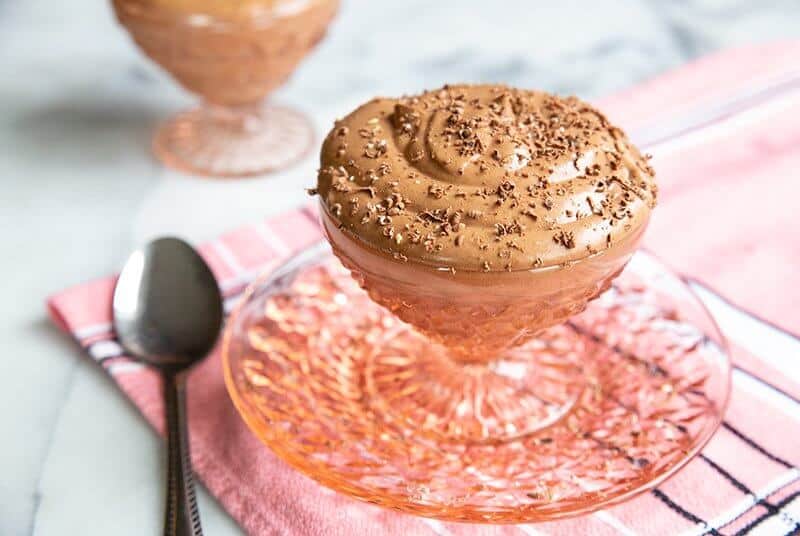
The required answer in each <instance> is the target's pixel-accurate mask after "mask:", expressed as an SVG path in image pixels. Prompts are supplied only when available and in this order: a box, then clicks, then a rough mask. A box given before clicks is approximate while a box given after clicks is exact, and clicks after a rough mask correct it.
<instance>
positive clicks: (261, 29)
mask: <svg viewBox="0 0 800 536" xmlns="http://www.w3.org/2000/svg"><path fill="white" fill-rule="evenodd" d="M113 4H114V9H115V11H116V13H117V18H118V19H119V21H120V23H121V24H123V25H124V26H125V27H126V28H127V29H128V31H129V32H130V33H131V35H132V37H133V38H134V40H135V41H136V43H137V44H138V45H139V47H141V48H142V50H144V51H145V52H146V53H147V55H148V56H150V58H151V59H153V60H154V61H155V62H157V63H158V64H159V65H161V66H162V67H163V68H164V69H166V70H167V71H169V73H170V74H172V76H174V77H175V78H176V79H177V80H178V81H179V82H180V83H181V85H183V86H184V87H185V88H186V89H188V90H189V91H191V92H193V93H197V94H199V95H202V96H203V97H205V98H206V99H207V100H208V101H209V102H213V103H215V104H223V105H238V104H250V103H254V102H257V101H259V100H260V99H262V98H263V97H264V96H265V95H267V94H268V93H269V92H270V91H272V90H273V89H275V88H276V87H277V86H279V85H281V84H282V83H283V82H285V80H286V79H287V78H288V76H289V75H290V74H291V73H292V71H294V69H295V68H296V67H297V64H298V63H299V62H300V61H301V60H302V59H303V58H304V57H305V56H306V55H307V54H308V53H309V52H310V51H311V49H312V48H313V47H314V46H315V45H316V44H317V43H318V42H319V40H320V39H322V37H323V36H324V34H325V30H326V28H327V26H328V24H329V23H330V21H331V19H332V18H333V16H334V14H335V13H336V10H337V9H338V6H339V1H338V0H301V1H298V0H228V1H219V0H113Z"/></svg>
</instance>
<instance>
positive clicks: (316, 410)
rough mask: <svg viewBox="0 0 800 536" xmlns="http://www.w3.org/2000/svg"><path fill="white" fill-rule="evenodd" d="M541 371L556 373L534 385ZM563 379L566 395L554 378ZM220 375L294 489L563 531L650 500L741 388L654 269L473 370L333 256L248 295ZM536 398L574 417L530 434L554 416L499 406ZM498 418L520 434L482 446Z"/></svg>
mask: <svg viewBox="0 0 800 536" xmlns="http://www.w3.org/2000/svg"><path fill="white" fill-rule="evenodd" d="M420 292H421V293H422V292H424V290H423V289H422V288H420ZM488 292H491V290H489V291H488ZM531 361H532V362H533V363H534V364H538V365H541V366H543V367H544V370H545V371H544V372H542V373H541V374H538V375H537V378H538V381H536V382H530V381H529V380H528V379H526V377H525V374H528V373H530V372H532V370H533V367H532V365H531ZM556 364H558V365H560V366H561V367H562V368H564V369H571V372H570V373H569V375H568V376H567V377H569V378H570V379H571V381H572V382H573V383H570V384H568V385H564V384H562V383H560V382H561V381H563V378H564V377H565V376H564V375H559V374H556V375H555V376H556V377H555V378H554V379H550V378H549V377H548V375H552V374H553V373H554V368H553V367H555V365H556ZM223 368H224V371H225V381H226V384H227V387H228V391H229V393H230V395H231V398H232V399H233V401H234V404H235V405H236V408H237V409H238V411H239V413H240V414H241V415H242V417H243V419H244V420H245V422H246V423H247V425H248V426H249V427H250V429H251V430H252V431H253V432H254V433H255V435H256V436H257V437H258V438H259V439H260V440H261V441H262V442H264V444H266V445H267V446H268V447H269V448H271V449H272V450H273V451H274V452H275V453H276V454H277V455H278V456H280V457H281V458H282V459H284V460H285V461H286V462H287V463H289V464H290V465H292V466H293V467H295V468H296V469H298V470H299V471H301V472H303V473H305V474H307V475H308V476H310V477H311V478H314V479H316V480H317V481H319V482H320V483H322V484H323V485H325V486H328V487H330V488H332V489H334V490H337V491H339V492H342V493H345V494H347V495H350V496H352V497H355V498H358V499H361V500H364V501H368V502H370V503H373V504H378V505H381V506H385V507H388V508H393V509H397V510H401V511H404V512H408V513H412V514H418V515H424V516H429V517H434V518H438V519H443V520H453V521H469V522H480V523H522V522H533V521H545V520H552V519H558V518H564V517H570V516H574V515H578V514H582V513H587V512H591V511H595V510H598V509H601V508H604V507H607V506H609V505H611V504H615V503H618V502H621V501H624V500H627V499H629V498H631V497H633V496H635V495H637V494H639V493H642V492H644V491H646V490H649V489H652V488H654V487H655V486H657V485H658V484H659V483H660V482H662V481H663V480H665V479H666V478H668V477H669V476H670V475H672V474H674V473H675V472H676V471H677V470H678V469H680V468H681V467H682V466H683V465H685V464H686V463H687V462H688V461H689V460H690V459H691V458H692V457H693V456H694V455H695V454H697V453H698V452H699V451H700V449H701V448H702V447H703V445H705V443H706V442H707V441H708V440H709V439H710V437H711V436H712V434H713V433H714V431H715V430H716V428H717V427H718V425H719V423H720V421H721V418H722V412H723V409H724V407H725V405H726V403H727V399H728V392H729V374H730V370H729V362H728V358H727V353H726V350H725V342H724V340H723V338H722V336H721V335H720V333H719V331H718V330H717V328H716V326H715V325H714V323H713V320H712V319H711V317H710V316H709V314H708V313H707V312H706V310H705V309H704V308H703V306H702V305H701V303H700V302H699V300H698V299H697V298H696V297H695V296H694V295H693V294H692V292H691V291H690V289H689V288H688V287H687V286H686V285H685V284H684V283H683V282H682V281H681V280H680V279H679V278H677V277H676V276H675V275H673V274H672V273H671V272H670V271H669V270H668V269H667V268H666V267H664V266H663V265H662V264H661V263H660V262H658V261H657V260H655V259H654V258H653V257H651V256H649V255H647V254H646V253H643V252H638V253H636V254H635V255H634V257H633V259H632V260H631V261H630V263H629V266H628V267H627V268H626V270H625V271H624V272H623V273H622V274H621V275H620V276H619V277H618V278H617V279H615V280H614V282H613V283H612V285H611V287H610V288H609V290H608V291H607V292H605V293H603V294H602V295H601V296H600V297H599V298H598V299H596V300H594V301H591V302H589V303H588V305H587V306H586V309H585V310H584V311H583V312H582V313H579V314H577V315H575V316H573V317H571V318H570V319H568V320H567V321H566V322H565V323H563V324H560V325H557V326H553V327H550V328H546V329H545V330H544V331H542V332H540V333H539V335H538V336H537V337H535V338H533V339H531V340H530V341H529V342H528V343H526V344H524V345H522V346H521V347H518V348H517V349H516V350H515V351H514V352H511V353H508V354H505V356H504V357H502V358H501V359H500V360H498V361H497V362H492V361H491V360H489V361H487V362H485V363H480V364H474V363H471V364H466V363H461V362H458V361H452V362H448V361H447V357H446V351H445V349H444V348H443V347H442V346H440V345H439V344H438V343H434V342H432V341H431V340H429V339H428V338H426V337H425V336H424V335H422V334H421V333H420V332H419V331H417V330H415V329H414V328H412V327H411V326H410V325H408V324H406V323H405V322H402V321H401V320H399V319H398V317H397V316H395V315H393V314H392V313H390V312H389V310H388V309H386V308H384V307H382V306H379V305H378V304H377V303H376V302H375V301H373V300H372V299H371V298H370V297H369V295H368V294H367V293H366V292H364V291H363V290H362V289H361V288H359V286H358V284H357V283H356V282H355V281H354V279H353V278H352V277H351V276H350V273H349V271H348V270H347V269H345V268H344V267H343V266H342V265H341V263H340V262H339V261H338V259H337V258H336V257H335V256H334V255H332V253H331V249H330V246H329V245H328V244H325V243H320V244H319V245H318V246H316V247H313V248H311V249H309V250H307V251H305V252H303V253H302V254H301V255H299V256H298V257H296V258H294V259H292V260H290V261H289V262H288V263H287V264H285V265H284V266H283V267H282V268H280V269H278V270H277V271H276V272H274V273H273V274H271V275H268V276H266V277H264V278H262V279H260V280H259V281H257V282H256V283H255V284H253V285H252V286H251V287H250V289H249V290H248V291H247V293H246V295H245V296H244V298H243V299H242V302H241V304H240V305H239V306H238V307H237V309H236V310H235V311H234V313H233V315H232V317H231V318H230V320H229V322H228V325H227V329H226V333H225V337H224V342H223ZM446 374H451V375H452V381H451V382H448V377H447V376H446ZM424 375H428V376H429V381H430V382H431V384H427V385H426V384H423V383H421V377H422V376H424ZM471 375H473V377H474V380H472V381H469V380H468V381H465V378H469V377H470V376H471ZM487 377H491V380H492V381H488V378H487ZM525 384H528V385H530V386H531V387H533V388H535V389H537V390H539V391H538V392H543V391H544V392H546V393H547V394H548V396H550V397H552V398H551V401H553V402H555V403H556V404H558V406H557V407H559V408H563V407H564V406H563V402H564V401H565V400H569V404H568V406H567V407H566V409H563V410H562V411H560V412H559V413H556V414H555V415H552V416H551V417H550V419H549V421H548V420H546V419H541V420H538V421H536V430H535V431H532V432H528V433H525V434H520V433H518V432H519V429H520V428H522V426H524V425H525V423H526V422H527V415H528V414H529V413H530V414H534V415H537V416H538V415H539V414H538V413H537V411H538V409H539V408H541V407H543V402H540V401H538V400H537V399H536V398H535V397H534V396H533V395H528V396H522V397H520V398H519V399H518V402H515V401H514V400H512V399H510V398H508V397H507V396H505V394H504V392H503V389H512V390H514V389H520V388H521V387H520V386H521V385H525ZM430 385H437V386H438V389H440V391H432V390H431V388H430ZM533 392H537V391H533ZM493 397H495V398H496V399H497V400H501V401H502V402H503V403H505V404H508V406H505V407H504V406H499V407H492V406H491V404H489V403H488V402H487V400H492V398H493ZM456 400H458V403H455V401H456ZM531 404H532V405H531ZM529 405H530V406H529ZM529 407H530V411H527V410H528V408H529ZM444 408H447V411H450V412H451V413H449V414H445V413H444ZM476 408H486V409H488V410H489V411H487V414H486V415H479V414H476V413H475V409H476ZM498 415H504V416H505V417H504V419H505V422H506V424H507V425H508V426H509V427H508V428H507V429H506V430H503V431H501V433H500V435H499V436H498V437H492V436H484V435H483V433H482V432H481V430H482V428H481V425H482V424H485V429H486V430H493V431H496V430H498V428H499V422H500V421H498V420H497V416H498ZM443 417H445V419H444V420H443ZM515 419H519V420H521V422H522V423H523V424H521V425H516V424H515ZM448 422H451V423H452V426H448V425H447V423H448ZM512 426H519V428H516V429H515V428H512Z"/></svg>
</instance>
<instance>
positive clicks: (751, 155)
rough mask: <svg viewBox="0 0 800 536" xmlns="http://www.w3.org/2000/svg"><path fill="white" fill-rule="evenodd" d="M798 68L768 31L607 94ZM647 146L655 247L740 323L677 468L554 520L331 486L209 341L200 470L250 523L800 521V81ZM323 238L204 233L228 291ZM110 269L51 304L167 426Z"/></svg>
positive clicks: (538, 528)
mask: <svg viewBox="0 0 800 536" xmlns="http://www.w3.org/2000/svg"><path fill="white" fill-rule="evenodd" d="M795 75H800V43H798V42H789V43H779V44H770V45H762V46H758V47H752V48H746V49H740V50H733V51H729V52H723V53H720V54H716V55H713V56H710V57H707V58H705V59H702V60H700V61H697V62H695V63H692V64H689V65H686V66H684V67H681V68H679V69H677V70H675V71H672V72H670V73H668V74H666V75H663V76H661V77H659V78H656V79H654V80H652V81H649V82H646V83H644V84H642V85H639V86H637V87H636V88H633V89H630V90H628V91H625V92H622V93H620V94H617V95H614V96H612V97H610V98H607V99H604V100H603V101H602V102H600V103H599V104H600V106H601V107H602V108H603V109H604V110H606V111H607V113H608V114H609V116H610V117H611V118H612V120H614V121H615V122H616V123H618V124H620V125H621V126H623V127H624V128H626V129H627V130H629V131H630V132H631V133H636V132H644V131H645V129H647V128H649V127H650V126H651V125H654V124H659V122H660V123H662V124H663V123H667V122H669V121H671V120H672V119H674V118H676V117H682V116H691V115H692V114H697V113H699V112H698V111H702V110H707V109H710V108H712V107H714V106H716V105H717V104H718V103H719V102H722V101H725V100H726V99H727V100H729V99H731V98H734V97H737V96H741V95H749V94H750V93H751V92H752V91H753V88H754V87H759V86H764V85H766V86H769V85H775V84H777V85H778V86H780V87H783V88H784V89H785V88H786V87H787V86H786V84H784V83H783V82H782V81H783V80H785V79H791V77H792V76H795ZM790 89H791V88H790ZM634 137H635V134H634ZM653 152H654V153H655V159H654V167H655V168H656V170H657V172H658V178H659V184H660V198H659V207H658V209H657V210H656V211H655V213H654V217H653V221H652V223H651V226H650V229H649V230H648V233H647V238H646V243H647V246H648V248H649V249H651V250H652V251H654V252H655V253H656V254H657V255H658V256H659V257H661V258H662V259H664V260H665V261H666V262H667V263H668V264H670V265H672V266H673V267H674V268H675V269H676V270H678V271H679V272H681V273H683V274H687V280H688V281H690V282H691V284H692V285H694V287H695V288H696V289H698V290H699V291H701V292H702V293H704V294H706V295H709V296H715V298H714V300H715V303H718V304H719V305H718V307H719V308H721V309H720V311H722V312H723V313H724V314H726V315H729V316H730V317H731V318H734V319H736V322H737V324H736V325H737V329H736V330H734V331H729V332H727V333H726V335H727V336H728V337H729V339H730V341H731V343H732V347H733V349H734V352H733V353H734V356H733V357H734V372H733V395H732V399H731V402H730V406H729V408H728V411H727V414H726V417H725V422H724V423H723V425H722V427H721V428H720V430H719V431H718V432H717V434H716V435H715V436H714V438H713V439H712V440H711V442H710V443H709V444H708V445H707V447H706V448H705V449H704V450H703V452H702V454H701V455H699V456H698V457H697V458H695V459H694V460H693V461H692V462H691V463H690V464H689V465H688V466H687V467H686V468H685V469H683V470H682V471H681V472H679V473H678V474H677V475H676V476H674V477H673V478H671V479H670V480H668V481H667V482H666V483H664V484H662V485H661V486H659V487H658V488H657V489H655V490H653V491H652V492H648V493H645V494H643V495H641V496H639V497H638V498H636V499H633V500H631V501H629V502H627V503H624V504H621V505H619V506H616V507H613V508H610V509H607V510H604V511H601V512H598V513H595V514H591V515H587V516H582V517H579V518H575V519H570V520H564V521H558V522H552V523H542V524H528V525H509V526H490V525H467V524H457V523H444V522H440V521H436V520H429V519H423V518H419V517H414V516H410V515H405V514H399V513H395V512H392V511H388V510H383V509H380V508H378V507H376V506H373V505H369V504H365V503H361V502H357V501H355V500H352V499H350V498H348V497H345V496H343V495H339V494H336V493H333V492H331V491H329V490H327V489H326V488H323V487H322V486H320V485H319V484H317V483H316V482H314V481H313V480H311V479H309V478H307V477H305V476H303V475H301V474H300V473H298V472H296V471H294V470H292V469H291V468H289V467H288V466H287V465H285V464H284V463H283V462H282V461H281V460H279V459H278V458H277V457H276V456H274V455H273V454H272V452H271V451H270V450H269V449H267V448H266V447H264V446H263V445H262V444H261V443H259V441H258V440H257V439H256V438H255V436H253V435H252V434H251V433H250V431H249V430H248V429H247V427H246V426H245V424H244V423H243V422H242V420H241V419H240V418H239V416H238V414H237V413H236V410H235V409H234V407H233V405H232V403H231V402H230V400H229V398H228V395H227V392H226V390H225V385H224V382H223V377H222V371H221V363H220V359H219V355H218V354H215V355H213V356H212V357H211V358H210V359H208V360H206V361H205V362H203V363H202V364H201V365H200V366H198V367H197V368H196V369H195V370H194V371H193V372H192V375H191V378H190V385H189V390H188V392H189V415H190V428H191V434H192V458H193V461H194V467H195V470H196V472H197V473H198V475H199V477H200V478H201V479H202V481H203V483H204V484H205V485H206V486H207V487H208V489H209V490H210V491H211V493H213V494H214V495H215V496H216V497H217V498H218V499H219V501H220V502H221V503H222V505H223V506H224V507H225V508H226V509H227V510H228V512H230V514H231V515H232V516H233V517H234V518H235V519H236V520H237V521H238V522H239V523H240V524H241V526H242V527H244V529H245V530H246V531H247V532H248V533H249V534H254V535H256V534H257V535H262V534H264V535H266V534H268V535H272V534H297V535H320V534H324V535H348V536H350V535H362V534H365V535H366V534H398V535H400V534H402V535H404V536H407V535H418V534H419V535H427V534H433V535H449V534H453V535H462V534H463V535H465V536H466V535H482V534H486V535H496V534H497V535H499V534H502V535H506V534H508V535H518V534H519V535H526V534H527V535H531V534H564V535H576V534H593V535H594V534H596V535H604V534H644V535H647V534H653V535H661V534H678V533H685V534H745V533H752V534H796V533H797V532H798V531H800V469H798V467H800V386H798V385H797V384H795V383H793V382H792V381H791V380H789V379H787V376H786V374H784V373H783V372H782V370H783V369H784V367H785V366H788V365H789V364H790V360H794V361H795V363H794V367H795V368H797V367H798V366H800V365H798V363H797V360H798V359H800V339H798V338H797V334H798V333H800V311H799V310H798V307H797V305H798V304H800V270H798V267H800V223H799V221H800V218H798V215H797V213H798V212H797V211H798V209H800V185H798V180H799V178H798V174H799V173H800V172H799V171H798V170H800V91H789V90H786V91H776V92H775V94H774V95H769V98H767V99H765V100H764V101H763V102H759V103H758V104H757V105H755V106H752V107H750V108H748V110H747V111H746V112H742V113H738V114H734V115H732V116H731V117H728V118H727V119H723V120H719V121H716V122H715V124H713V125H711V126H709V127H708V128H704V129H702V131H701V132H700V133H697V134H693V135H687V136H684V137H681V138H679V139H672V140H666V141H664V140H661V142H659V143H657V144H655V145H654V146H653ZM310 180H311V179H310ZM320 238H321V234H320V229H319V226H318V223H317V218H316V215H315V214H314V211H313V210H312V209H309V208H303V209H298V210H295V211H292V212H289V213H287V214H283V215H281V216H278V217H273V218H270V219H268V220H265V221H262V222H259V223H257V224H255V225H252V226H248V227H244V228H240V229H236V230H234V231H232V232H229V233H227V234H225V235H223V236H221V237H219V238H218V239H217V240H214V241H212V242H209V243H206V244H202V245H201V246H200V247H199V249H200V251H201V253H202V254H203V256H204V257H205V258H206V260H207V261H208V263H209V264H210V265H211V267H212V269H213V271H214V273H215V275H216V276H217V278H218V280H219V282H220V287H221V288H222V290H223V292H224V294H225V295H226V297H227V299H228V300H229V301H231V302H232V301H233V300H235V299H236V297H237V296H238V295H239V294H240V293H241V292H242V290H243V288H244V286H245V285H246V284H247V283H248V282H250V281H251V280H252V279H253V278H254V277H255V276H256V275H257V274H258V273H261V272H264V271H268V270H271V269H273V268H274V267H275V266H277V265H278V264H279V263H280V262H282V261H283V260H285V259H286V258H287V257H288V256H290V255H292V254H293V253H295V252H298V251H300V250H302V249H303V248H305V247H307V246H308V245H310V244H312V243H314V242H316V241H317V240H319V239H320ZM113 285H114V278H113V277H109V278H106V279H101V280H98V281H93V282H90V283H87V284H83V285H79V286H76V287H73V288H69V289H67V290H64V291H62V292H59V293H57V294H55V295H54V296H52V297H51V298H50V299H49V301H48V307H49V311H50V315H51V317H52V319H53V321H54V322H55V323H56V324H57V325H58V326H59V327H60V328H61V329H63V330H64V331H65V332H67V333H68V334H70V335H71V336H72V337H74V338H75V339H76V340H77V341H78V343H79V344H80V345H81V346H82V347H83V348H85V349H86V351H87V353H88V354H89V356H90V357H91V358H92V359H94V360H95V361H97V363H98V364H99V365H100V366H102V367H103V368H104V369H105V370H106V371H107V372H108V373H109V375H110V376H111V378H112V379H113V381H114V382H116V383H117V384H118V385H119V387H120V388H121V389H122V391H123V392H124V393H125V394H126V396H128V397H129V398H130V399H131V400H132V401H133V402H134V403H135V404H136V406H137V407H138V408H139V409H140V410H141V412H142V413H143V414H144V416H145V417H146V418H147V420H148V421H149V422H150V423H151V424H152V425H153V427H154V428H155V429H156V430H158V432H159V433H162V434H163V417H162V415H163V414H162V405H161V390H160V384H159V379H158V375H157V374H156V373H154V372H153V371H152V370H150V369H148V368H146V367H145V366H143V365H141V364H139V363H136V362H133V361H131V360H130V359H128V358H127V357H125V356H124V355H122V350H121V348H120V346H119V345H118V344H117V342H116V341H115V340H114V334H113V332H112V329H111V294H112V289H113ZM712 289H713V290H712ZM720 296H725V298H724V299H722V298H721V297H720ZM773 339H774V340H777V341H779V342H780V344H772V343H771V342H770V341H773ZM787 341H788V342H787ZM787 348H789V349H790V350H787ZM776 354H780V355H776Z"/></svg>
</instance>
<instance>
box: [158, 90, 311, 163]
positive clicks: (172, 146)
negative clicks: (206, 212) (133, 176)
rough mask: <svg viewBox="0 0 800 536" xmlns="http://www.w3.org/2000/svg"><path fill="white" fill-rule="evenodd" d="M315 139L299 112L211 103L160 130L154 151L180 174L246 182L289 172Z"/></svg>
mask: <svg viewBox="0 0 800 536" xmlns="http://www.w3.org/2000/svg"><path fill="white" fill-rule="evenodd" d="M313 140H314V133H313V129H312V127H311V124H310V122H309V120H308V119H307V118H306V116H304V115H303V114H301V113H300V112H297V111H295V110H291V109H289V108H282V107H277V106H272V105H269V104H261V103H259V104H257V105H249V106H216V105H212V104H207V105H203V106H200V107H198V108H195V109H193V110H188V111H185V112H181V113H179V114H178V115H176V116H175V117H173V118H171V119H169V120H168V121H167V122H166V123H164V124H163V125H161V127H159V129H158V132H157V133H156V136H155V139H154V140H153V150H154V152H155V154H156V156H157V157H158V158H159V159H160V160H161V161H162V162H163V163H164V164H166V165H167V166H169V167H172V168H175V169H177V170H179V171H183V172H187V173H193V174H198V175H206V176H210V177H247V176H252V175H259V174H262V173H266V172H269V171H275V170H278V169H281V168H284V167H287V166H288V165H290V164H292V163H294V162H295V161H297V160H299V159H300V158H301V157H303V156H304V155H306V154H307V153H308V151H309V150H310V148H311V146H312V144H313Z"/></svg>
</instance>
